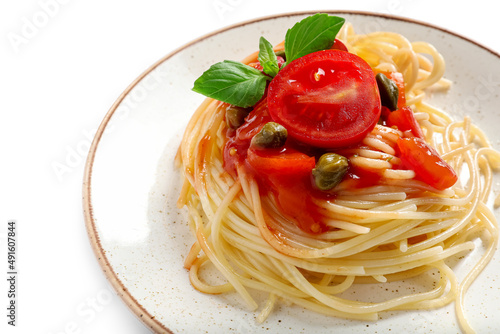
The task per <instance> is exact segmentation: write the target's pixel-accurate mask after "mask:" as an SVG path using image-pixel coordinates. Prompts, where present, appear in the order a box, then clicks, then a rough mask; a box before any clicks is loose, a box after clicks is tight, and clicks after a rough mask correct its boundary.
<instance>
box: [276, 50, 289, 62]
mask: <svg viewBox="0 0 500 334" xmlns="http://www.w3.org/2000/svg"><path fill="white" fill-rule="evenodd" d="M274 54H275V55H276V57H281V58H283V59H284V60H286V55H285V50H280V51H276V52H275V53H274Z"/></svg>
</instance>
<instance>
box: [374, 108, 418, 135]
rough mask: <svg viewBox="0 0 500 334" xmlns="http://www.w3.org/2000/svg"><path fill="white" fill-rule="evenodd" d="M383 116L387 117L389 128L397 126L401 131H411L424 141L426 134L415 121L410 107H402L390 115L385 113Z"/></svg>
mask: <svg viewBox="0 0 500 334" xmlns="http://www.w3.org/2000/svg"><path fill="white" fill-rule="evenodd" d="M383 114H384V115H386V116H385V121H386V124H387V126H389V127H393V126H396V127H397V128H398V130H400V131H408V130H410V131H411V133H412V134H413V136H415V137H418V138H422V139H423V138H424V133H423V132H422V129H421V128H420V125H419V124H418V122H417V120H416V119H415V116H414V115H413V111H412V110H411V108H410V107H402V108H399V109H397V110H394V111H390V112H388V113H386V112H383Z"/></svg>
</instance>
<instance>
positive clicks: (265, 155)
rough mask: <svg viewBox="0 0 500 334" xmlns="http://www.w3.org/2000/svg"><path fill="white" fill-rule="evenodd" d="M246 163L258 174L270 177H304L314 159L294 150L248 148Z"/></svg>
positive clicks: (311, 167)
mask: <svg viewBox="0 0 500 334" xmlns="http://www.w3.org/2000/svg"><path fill="white" fill-rule="evenodd" d="M247 162H248V163H249V164H250V166H252V167H253V168H254V169H255V170H256V171H257V172H258V173H259V174H264V175H266V176H271V175H283V176H286V175H292V174H294V175H304V174H308V173H311V171H312V169H313V168H314V166H315V164H316V162H315V160H314V157H310V156H308V155H306V154H304V153H301V152H299V151H296V150H294V149H283V150H273V149H254V148H249V149H248V152H247Z"/></svg>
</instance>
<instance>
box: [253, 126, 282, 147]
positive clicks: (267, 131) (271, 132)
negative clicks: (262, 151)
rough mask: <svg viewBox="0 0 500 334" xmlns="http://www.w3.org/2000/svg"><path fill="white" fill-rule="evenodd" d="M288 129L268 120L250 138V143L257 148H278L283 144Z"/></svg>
mask: <svg viewBox="0 0 500 334" xmlns="http://www.w3.org/2000/svg"><path fill="white" fill-rule="evenodd" d="M287 136H288V131H286V129H285V127H284V126H283V125H281V124H278V123H274V122H268V123H266V124H265V125H264V126H263V127H262V130H260V132H259V133H257V134H256V135H255V136H254V137H253V138H252V145H253V146H255V147H259V148H280V147H282V146H283V145H285V142H286V138H287Z"/></svg>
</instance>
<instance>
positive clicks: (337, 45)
mask: <svg viewBox="0 0 500 334" xmlns="http://www.w3.org/2000/svg"><path fill="white" fill-rule="evenodd" d="M331 48H332V49H335V50H341V51H346V52H347V51H349V50H347V46H345V44H344V43H342V41H341V40H340V39H337V38H335V42H333V45H332V47H331Z"/></svg>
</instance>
